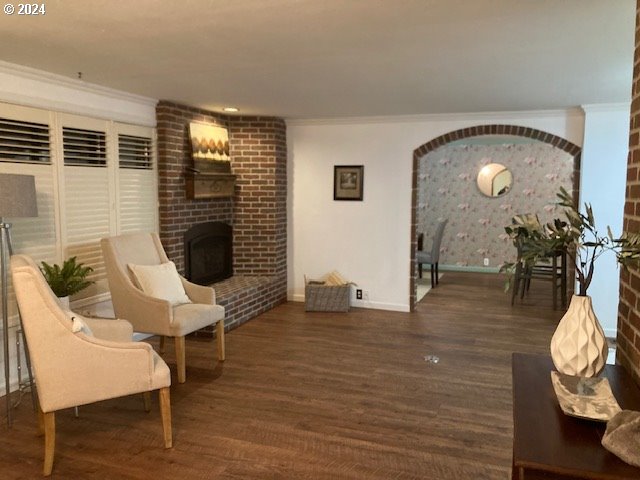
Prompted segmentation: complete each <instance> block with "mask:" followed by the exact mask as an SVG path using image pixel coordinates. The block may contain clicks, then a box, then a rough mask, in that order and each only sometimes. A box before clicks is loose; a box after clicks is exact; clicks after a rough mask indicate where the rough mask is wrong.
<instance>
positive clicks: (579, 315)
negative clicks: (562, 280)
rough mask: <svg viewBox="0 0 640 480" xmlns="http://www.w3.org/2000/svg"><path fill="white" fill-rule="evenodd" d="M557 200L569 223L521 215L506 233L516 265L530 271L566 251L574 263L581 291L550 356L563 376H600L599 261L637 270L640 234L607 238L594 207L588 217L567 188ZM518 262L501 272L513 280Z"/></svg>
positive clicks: (587, 207)
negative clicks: (595, 298) (605, 257)
mask: <svg viewBox="0 0 640 480" xmlns="http://www.w3.org/2000/svg"><path fill="white" fill-rule="evenodd" d="M557 196H558V198H559V202H558V205H559V206H561V207H563V209H564V216H565V219H555V220H553V221H552V222H549V223H547V224H546V225H544V226H542V225H540V224H539V223H538V222H537V220H534V219H532V218H531V217H530V216H526V215H517V216H515V217H514V218H513V223H512V224H511V225H508V226H506V227H505V231H506V232H507V234H509V236H510V237H511V238H512V239H513V240H514V243H515V244H516V245H518V246H519V247H520V248H519V251H520V258H519V259H518V260H517V262H520V264H521V268H524V269H527V268H530V267H532V266H533V265H535V264H536V262H538V261H540V260H542V259H544V258H548V257H549V255H550V253H551V252H557V251H564V252H565V253H566V255H567V256H568V257H569V259H570V260H571V262H572V263H573V265H574V267H575V272H576V280H577V282H578V293H577V294H576V295H574V296H573V297H572V298H571V303H570V305H569V308H568V309H567V312H566V313H565V315H564V316H563V317H562V319H561V320H560V322H559V324H558V328H557V329H556V331H555V333H554V334H553V337H552V339H551V358H552V359H553V362H554V364H555V366H556V368H557V369H558V371H560V372H561V373H565V374H568V375H578V376H585V377H588V376H595V375H598V374H599V373H600V371H601V370H602V368H604V364H605V362H606V358H607V353H608V347H607V342H606V337H605V335H604V331H603V330H602V327H601V326H600V323H599V322H598V319H597V318H596V316H595V313H594V312H593V307H592V304H591V297H589V296H588V295H587V290H588V288H589V285H591V281H592V279H593V274H594V270H595V264H596V260H597V259H598V258H599V257H600V256H601V255H602V254H603V253H605V252H607V251H610V252H613V253H614V254H615V257H616V260H617V262H618V263H620V264H621V265H622V266H623V268H627V267H629V266H632V265H634V266H637V265H638V262H639V260H640V235H639V234H637V233H630V234H628V233H623V234H622V235H621V236H620V237H614V235H613V233H612V232H611V229H610V228H609V227H607V234H606V235H603V234H601V233H600V232H599V231H598V229H597V228H596V225H595V219H594V216H593V210H592V208H591V205H590V204H588V203H585V213H582V212H580V211H579V210H578V209H577V207H576V204H575V203H574V201H573V198H572V197H571V195H570V194H569V193H568V192H567V191H566V190H565V189H564V188H561V189H560V192H559V193H558V194H557ZM517 262H516V263H505V264H504V265H503V266H502V267H501V271H503V272H507V273H509V278H511V276H512V274H513V272H514V270H515V267H516V266H517ZM507 288H508V287H507Z"/></svg>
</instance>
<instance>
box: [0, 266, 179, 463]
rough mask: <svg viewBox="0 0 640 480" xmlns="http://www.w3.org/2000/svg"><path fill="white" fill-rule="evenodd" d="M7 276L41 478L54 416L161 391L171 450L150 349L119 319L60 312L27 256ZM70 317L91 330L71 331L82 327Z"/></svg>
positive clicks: (162, 385) (162, 375)
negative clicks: (25, 353) (34, 416)
mask: <svg viewBox="0 0 640 480" xmlns="http://www.w3.org/2000/svg"><path fill="white" fill-rule="evenodd" d="M11 274H12V278H13V287H14V289H15V293H16V298H17V301H18V307H19V308H20V313H21V316H22V323H23V328H24V332H25V336H26V339H27V343H28V345H29V352H30V355H31V363H32V366H33V370H34V375H35V381H36V386H37V392H38V401H39V411H40V426H41V429H43V430H44V434H45V455H44V474H45V475H50V474H51V470H52V468H53V456H54V450H55V417H54V412H55V411H57V410H61V409H63V408H69V407H75V406H78V405H85V404H87V403H93V402H97V401H101V400H107V399H110V398H116V397H121V396H124V395H132V394H136V393H148V392H150V391H152V390H159V391H160V392H159V393H160V409H161V413H162V424H163V431H164V444H165V447H166V448H170V447H171V446H172V435H171V407H170V400H169V386H170V384H171V377H170V373H169V368H168V367H167V365H166V363H164V361H163V360H162V359H161V358H160V357H159V356H158V354H156V353H155V352H154V351H153V348H152V347H151V346H150V345H149V344H147V343H141V342H132V341H131V335H132V332H133V328H132V326H131V324H129V323H128V322H126V321H124V320H98V319H84V318H82V317H80V316H79V315H76V314H74V313H72V312H65V311H64V310H62V308H61V307H60V304H59V302H58V300H57V298H56V296H55V295H54V293H53V292H52V291H51V288H49V285H48V284H47V282H46V281H45V279H44V277H43V276H42V273H41V272H40V270H39V269H38V267H37V265H36V264H35V263H34V261H33V260H32V259H31V258H30V257H28V256H26V255H14V256H13V257H11ZM72 317H77V318H82V320H84V322H85V323H86V325H88V326H89V328H90V329H91V331H90V332H89V331H87V330H86V329H84V330H80V331H76V330H78V329H77V328H76V327H78V326H80V325H81V324H82V322H77V321H76V320H74V319H73V318H72ZM147 405H148V399H147V397H146V396H145V406H147Z"/></svg>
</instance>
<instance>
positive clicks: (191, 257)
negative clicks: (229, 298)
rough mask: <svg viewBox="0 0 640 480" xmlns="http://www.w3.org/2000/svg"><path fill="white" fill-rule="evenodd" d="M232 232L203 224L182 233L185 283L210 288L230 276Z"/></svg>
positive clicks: (226, 227)
mask: <svg viewBox="0 0 640 480" xmlns="http://www.w3.org/2000/svg"><path fill="white" fill-rule="evenodd" d="M232 232H233V230H232V227H231V225H227V224H226V223H222V222H206V223H200V224H198V225H194V226H193V227H191V228H190V229H189V230H187V231H186V232H185V233H184V262H185V274H186V275H185V276H186V277H187V280H189V281H191V282H193V283H197V284H198V285H209V284H211V283H214V282H218V281H220V280H224V279H225V278H229V277H231V276H232V275H233V248H232V237H233V233H232Z"/></svg>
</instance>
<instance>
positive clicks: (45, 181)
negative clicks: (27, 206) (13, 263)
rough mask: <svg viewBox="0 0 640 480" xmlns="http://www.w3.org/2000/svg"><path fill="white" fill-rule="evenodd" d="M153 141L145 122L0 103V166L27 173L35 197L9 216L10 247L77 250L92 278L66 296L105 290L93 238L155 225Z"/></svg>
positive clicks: (49, 258) (88, 297)
mask: <svg viewBox="0 0 640 480" xmlns="http://www.w3.org/2000/svg"><path fill="white" fill-rule="evenodd" d="M154 146H155V133H154V130H153V129H152V128H148V127H141V126H137V125H128V124H122V123H117V122H113V121H109V120H101V119H96V118H88V117H81V116H76V115H70V114H66V113H58V112H49V111H46V110H39V109H32V108H26V107H19V106H15V105H8V104H2V103H0V173H17V174H25V175H34V176H35V180H36V193H37V201H38V217H36V218H16V219H9V221H11V222H12V223H13V228H12V236H13V247H14V251H15V252H16V253H25V254H27V255H31V256H32V257H33V258H34V260H35V261H36V263H40V262H41V261H43V260H44V261H46V262H49V263H59V264H61V263H62V261H63V260H64V259H66V258H69V257H71V256H77V257H78V261H80V262H83V263H85V264H86V265H89V266H91V267H92V268H93V269H94V271H93V273H92V274H91V276H90V280H93V281H94V282H95V283H94V284H93V285H92V286H90V287H89V288H87V289H86V290H84V291H83V292H81V293H80V294H78V296H76V297H74V300H82V302H84V303H86V304H90V303H94V302H96V301H100V300H103V299H106V298H108V295H109V290H108V285H107V280H106V271H105V267H104V261H103V259H102V251H101V249H100V239H101V238H103V237H106V236H110V235H118V234H120V233H125V232H134V231H155V232H157V231H158V199H157V197H158V194H157V168H156V162H155V150H154ZM11 304H12V305H13V308H15V306H14V302H11Z"/></svg>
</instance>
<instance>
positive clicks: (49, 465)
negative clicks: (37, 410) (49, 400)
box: [42, 412, 56, 477]
mask: <svg viewBox="0 0 640 480" xmlns="http://www.w3.org/2000/svg"><path fill="white" fill-rule="evenodd" d="M42 421H43V424H44V468H43V473H44V475H45V476H46V477H48V476H49V475H51V470H53V454H54V451H55V448H56V418H55V414H54V413H53V412H49V413H42Z"/></svg>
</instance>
